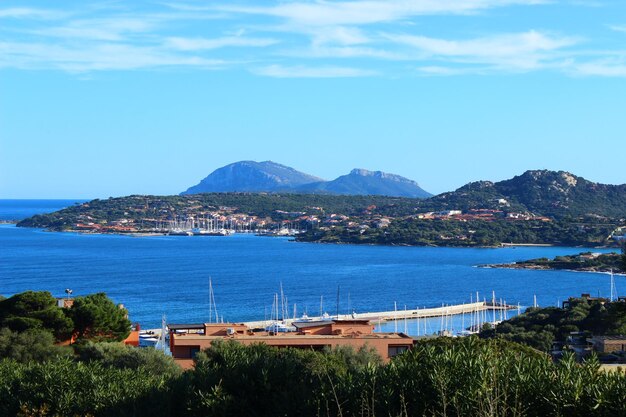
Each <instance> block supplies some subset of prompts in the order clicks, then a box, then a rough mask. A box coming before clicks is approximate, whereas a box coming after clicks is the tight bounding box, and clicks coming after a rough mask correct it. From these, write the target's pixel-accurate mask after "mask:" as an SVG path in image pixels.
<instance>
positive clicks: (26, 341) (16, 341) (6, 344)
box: [0, 327, 72, 363]
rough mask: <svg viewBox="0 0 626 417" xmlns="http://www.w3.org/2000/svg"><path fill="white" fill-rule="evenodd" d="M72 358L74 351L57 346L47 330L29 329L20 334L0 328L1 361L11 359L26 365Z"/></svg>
mask: <svg viewBox="0 0 626 417" xmlns="http://www.w3.org/2000/svg"><path fill="white" fill-rule="evenodd" d="M70 356H72V350H71V349H70V348H68V347H63V346H56V345H55V344H54V336H53V335H52V333H50V332H49V331H47V330H38V329H29V330H26V331H23V332H19V333H18V332H14V331H12V330H10V329H9V328H6V327H4V328H0V359H2V358H9V359H13V360H15V361H17V362H21V363H26V362H30V361H36V362H43V361H47V360H50V359H55V358H58V357H70Z"/></svg>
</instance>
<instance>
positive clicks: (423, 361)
mask: <svg viewBox="0 0 626 417" xmlns="http://www.w3.org/2000/svg"><path fill="white" fill-rule="evenodd" d="M346 359H349V360H346ZM625 402H626V376H625V375H624V373H622V372H611V373H608V372H599V364H598V362H597V360H595V359H591V360H588V361H587V362H585V363H584V364H577V363H576V362H575V360H574V358H573V357H572V356H566V357H565V358H564V359H563V360H562V361H560V362H559V363H557V364H555V363H553V362H552V361H551V360H550V359H549V358H548V357H547V356H545V355H543V354H540V353H538V352H537V351H534V350H532V349H529V348H527V347H524V346H521V345H518V344H515V343H511V342H507V341H504V340H480V339H478V338H475V337H472V338H463V339H456V340H454V339H446V338H442V339H433V340H428V341H422V342H419V343H418V344H417V345H416V346H415V347H414V348H413V349H412V350H411V351H409V352H407V353H404V354H402V355H400V356H398V357H397V358H395V359H394V360H393V361H392V362H391V363H389V364H380V363H378V362H376V361H372V360H370V359H369V355H368V354H367V353H366V352H350V353H348V352H346V351H343V352H336V351H331V352H315V351H309V350H296V349H277V348H273V347H268V346H266V345H252V346H242V345H239V344H236V343H234V342H227V343H218V344H216V345H214V346H213V347H211V348H210V349H208V350H206V351H204V352H202V353H201V354H199V355H198V358H197V363H196V367H195V369H193V370H190V371H187V372H185V373H178V374H173V373H156V372H154V371H153V370H151V369H150V368H149V367H147V366H142V365H140V366H138V367H136V368H131V367H116V366H111V365H110V364H107V363H105V362H103V361H99V360H89V361H86V362H83V361H76V360H71V359H67V358H65V359H57V360H54V361H48V362H43V363H38V362H30V363H27V364H19V363H16V362H14V361H12V360H4V361H1V362H0V416H16V415H21V416H84V415H91V416H144V415H145V416H230V415H247V416H276V415H284V416H316V415H317V416H346V417H347V416H375V415H381V416H382V415H385V416H421V415H433V416H449V415H474V416H487V415H491V416H493V415H499V416H563V415H567V416H604V415H622V413H623V407H624V403H625Z"/></svg>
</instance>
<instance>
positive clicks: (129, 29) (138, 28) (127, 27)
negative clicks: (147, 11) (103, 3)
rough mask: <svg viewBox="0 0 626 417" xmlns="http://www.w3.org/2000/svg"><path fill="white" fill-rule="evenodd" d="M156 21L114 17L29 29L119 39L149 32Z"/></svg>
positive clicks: (48, 33) (57, 35)
mask: <svg viewBox="0 0 626 417" xmlns="http://www.w3.org/2000/svg"><path fill="white" fill-rule="evenodd" d="M156 28H157V23H156V22H154V21H151V20H150V19H148V18H145V17H144V18H140V17H137V18H132V17H116V18H100V19H84V20H73V21H69V22H67V23H66V24H65V25H61V26H52V27H48V28H43V29H36V30H31V31H30V33H33V34H37V35H41V36H49V37H55V38H67V39H72V40H76V39H84V40H102V41H121V40H124V39H126V37H127V36H128V35H133V34H142V33H149V32H151V31H153V30H155V29H156Z"/></svg>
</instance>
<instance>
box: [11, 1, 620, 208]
mask: <svg viewBox="0 0 626 417" xmlns="http://www.w3.org/2000/svg"><path fill="white" fill-rule="evenodd" d="M625 139H626V1H624V0H380V1H379V0H352V1H340V0H325V1H322V0H317V1H309V0H282V1H275V0H265V1H256V2H254V1H246V0H241V1H239V0H234V1H231V0H228V1H219V0H214V1H208V0H204V1H201V0H187V1H182V2H179V1H175V0H172V1H169V0H163V1H133V2H126V1H100V2H89V1H84V0H83V1H62V0H57V1H41V0H40V1H28V0H22V1H10V0H9V1H5V0H0V198H107V197H109V196H122V195H129V194H176V193H179V192H181V191H183V190H185V189H186V188H188V187H189V186H191V185H194V184H196V183H198V182H199V181H200V180H201V179H202V178H204V177H205V176H207V175H208V174H209V173H210V172H212V171H213V170H214V169H217V168H219V167H221V166H223V165H226V164H229V163H232V162H235V161H239V160H256V161H264V160H272V161H275V162H279V163H282V164H285V165H288V166H292V167H294V168H296V169H298V170H301V171H304V172H307V173H310V174H312V175H316V176H319V177H322V178H325V179H333V178H336V177H337V176H339V175H343V174H346V173H348V172H349V171H350V170H351V169H353V168H366V169H370V170H381V171H385V172H391V173H396V174H399V175H402V176H405V177H408V178H410V179H413V180H416V181H417V182H418V183H419V184H420V185H421V186H422V187H423V188H424V189H426V190H427V191H429V192H432V193H441V192H445V191H450V190H454V189H456V188H458V187H460V186H462V185H464V184H465V183H467V182H469V181H476V180H492V181H499V180H503V179H508V178H511V177H513V176H515V175H520V174H522V173H523V172H524V171H526V170H528V169H550V170H564V171H569V172H571V173H573V174H575V175H579V176H582V177H584V178H587V179H589V180H592V181H597V182H602V183H608V184H622V183H626V169H624V166H625V162H624V161H625V159H624V155H626V141H625Z"/></svg>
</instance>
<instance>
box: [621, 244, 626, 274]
mask: <svg viewBox="0 0 626 417" xmlns="http://www.w3.org/2000/svg"><path fill="white" fill-rule="evenodd" d="M622 271H624V272H626V241H624V242H622Z"/></svg>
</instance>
